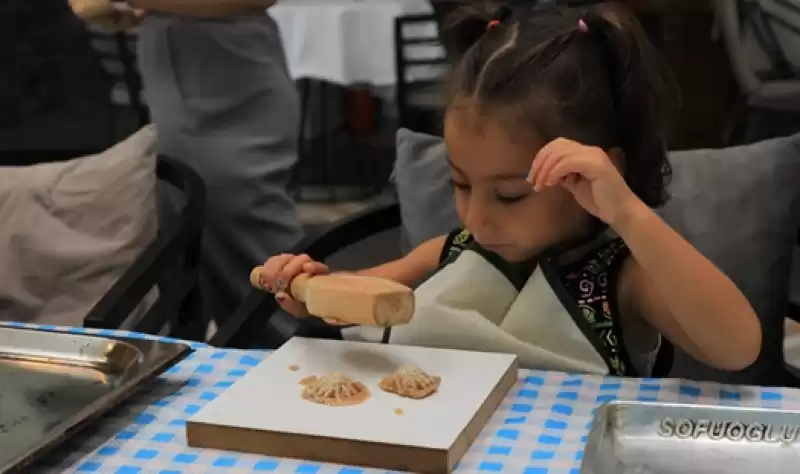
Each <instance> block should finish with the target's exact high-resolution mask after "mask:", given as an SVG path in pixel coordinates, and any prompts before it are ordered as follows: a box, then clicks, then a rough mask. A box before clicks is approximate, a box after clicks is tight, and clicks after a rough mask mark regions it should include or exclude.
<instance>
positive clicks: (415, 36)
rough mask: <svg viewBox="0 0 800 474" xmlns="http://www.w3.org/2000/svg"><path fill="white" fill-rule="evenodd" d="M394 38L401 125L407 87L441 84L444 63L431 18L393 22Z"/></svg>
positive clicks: (421, 16)
mask: <svg viewBox="0 0 800 474" xmlns="http://www.w3.org/2000/svg"><path fill="white" fill-rule="evenodd" d="M394 38H395V40H394V41H395V72H396V75H397V84H396V94H397V108H398V113H399V115H400V123H401V124H403V123H404V122H405V119H406V117H405V116H404V115H405V114H406V110H407V107H408V93H409V87H410V86H411V85H413V86H415V87H419V86H424V85H437V84H441V83H442V79H443V76H444V74H445V73H446V72H447V69H448V61H447V55H446V53H445V50H444V46H443V45H442V43H441V41H440V40H439V34H438V26H437V23H436V17H435V16H434V15H433V14H415V15H403V16H399V17H397V18H395V25H394Z"/></svg>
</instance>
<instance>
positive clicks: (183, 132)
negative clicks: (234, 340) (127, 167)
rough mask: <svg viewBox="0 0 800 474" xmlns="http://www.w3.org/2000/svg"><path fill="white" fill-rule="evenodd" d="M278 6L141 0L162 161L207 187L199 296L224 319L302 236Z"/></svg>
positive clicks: (142, 56)
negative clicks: (275, 14) (292, 188)
mask: <svg viewBox="0 0 800 474" xmlns="http://www.w3.org/2000/svg"><path fill="white" fill-rule="evenodd" d="M274 3H275V0H130V1H129V2H128V4H129V6H130V7H131V8H133V9H134V11H135V12H138V13H137V15H140V16H141V17H142V21H141V24H140V25H139V42H138V58H139V68H140V71H141V74H142V79H143V83H144V92H145V98H146V100H147V104H148V106H149V108H150V114H151V117H152V120H153V123H155V125H156V128H157V130H158V136H159V142H160V149H161V151H162V152H163V153H165V154H167V155H169V156H172V157H174V158H176V159H180V160H183V161H185V162H186V163H188V164H189V165H191V166H192V167H193V168H194V169H195V170H196V171H197V172H198V173H199V174H200V175H201V176H202V178H203V179H204V181H205V183H206V187H207V196H206V199H207V213H206V218H207V224H206V227H205V229H204V234H203V245H202V257H201V259H202V260H201V262H200V266H201V273H200V290H201V292H202V297H203V306H204V307H205V308H206V309H207V310H208V311H209V313H208V314H209V316H210V317H212V318H213V319H215V320H216V321H218V322H222V321H224V319H225V317H226V316H228V315H230V314H231V313H232V312H233V311H234V310H235V308H236V307H237V306H238V305H239V304H240V302H241V300H242V298H243V297H244V296H245V294H246V293H247V291H249V283H248V274H249V271H250V268H252V266H253V263H254V262H258V261H263V260H264V259H266V258H268V257H269V256H272V255H276V254H279V253H281V252H285V251H287V250H288V249H290V248H291V247H292V245H294V244H295V243H296V242H297V241H298V240H299V239H300V238H301V237H302V235H303V234H302V227H301V225H300V222H299V219H298V216H297V211H296V208H295V203H294V201H293V200H292V198H291V197H290V195H289V194H288V193H287V190H286V185H287V183H288V180H289V177H290V174H291V170H292V168H293V166H294V164H295V163H296V161H297V159H298V157H297V140H298V132H299V130H298V128H299V120H300V119H299V114H300V110H299V109H300V107H299V99H298V95H297V91H296V89H295V85H294V83H293V81H292V80H291V78H290V77H289V74H288V70H287V65H286V61H285V57H284V52H283V45H282V43H281V38H280V35H279V31H278V26H277V25H276V23H275V22H274V21H273V19H272V18H271V17H270V16H269V14H268V13H267V11H266V9H267V8H269V7H270V6H272V5H273V4H274Z"/></svg>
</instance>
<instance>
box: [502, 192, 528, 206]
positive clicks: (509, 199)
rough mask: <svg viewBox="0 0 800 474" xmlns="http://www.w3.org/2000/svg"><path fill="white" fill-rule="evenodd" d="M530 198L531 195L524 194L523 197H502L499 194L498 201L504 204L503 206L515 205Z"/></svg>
mask: <svg viewBox="0 0 800 474" xmlns="http://www.w3.org/2000/svg"><path fill="white" fill-rule="evenodd" d="M528 196H529V194H523V195H519V196H501V195H499V194H498V195H497V200H498V201H500V202H502V203H503V204H514V203H518V202H520V201H522V200H523V199H525V198H526V197H528Z"/></svg>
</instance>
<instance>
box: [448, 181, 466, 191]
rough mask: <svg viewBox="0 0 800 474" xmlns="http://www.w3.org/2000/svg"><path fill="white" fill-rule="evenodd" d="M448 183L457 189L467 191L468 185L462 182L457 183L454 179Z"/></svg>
mask: <svg viewBox="0 0 800 474" xmlns="http://www.w3.org/2000/svg"><path fill="white" fill-rule="evenodd" d="M450 184H452V185H453V187H454V188H456V189H458V190H459V191H469V185H468V184H464V183H459V182H458V181H455V180H452V179H451V180H450Z"/></svg>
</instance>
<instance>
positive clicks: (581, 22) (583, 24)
mask: <svg viewBox="0 0 800 474" xmlns="http://www.w3.org/2000/svg"><path fill="white" fill-rule="evenodd" d="M578 29H579V30H581V31H582V32H584V33H588V32H589V26H587V25H586V22H585V21H584V20H583V18H581V19H580V20H578Z"/></svg>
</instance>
